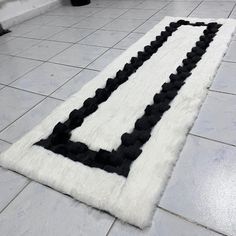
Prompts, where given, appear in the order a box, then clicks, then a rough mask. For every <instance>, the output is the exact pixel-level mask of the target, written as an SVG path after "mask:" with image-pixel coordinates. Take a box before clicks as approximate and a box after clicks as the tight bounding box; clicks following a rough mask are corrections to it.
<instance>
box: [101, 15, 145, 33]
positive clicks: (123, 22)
mask: <svg viewBox="0 0 236 236" xmlns="http://www.w3.org/2000/svg"><path fill="white" fill-rule="evenodd" d="M144 21H145V20H137V19H120V18H118V19H116V20H114V21H112V22H111V23H110V24H108V25H106V26H104V27H103V29H105V30H116V31H127V32H130V31H132V30H135V29H136V28H137V27H138V26H140V25H141V24H142V23H143V22H144Z"/></svg>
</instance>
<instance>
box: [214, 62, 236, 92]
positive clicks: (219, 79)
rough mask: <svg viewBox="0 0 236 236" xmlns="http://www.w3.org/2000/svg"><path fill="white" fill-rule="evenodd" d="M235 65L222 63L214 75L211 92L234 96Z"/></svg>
mask: <svg viewBox="0 0 236 236" xmlns="http://www.w3.org/2000/svg"><path fill="white" fill-rule="evenodd" d="M235 75H236V63H227V62H223V63H222V64H221V66H220V68H219V70H218V73H217V74H216V78H215V80H214V82H213V84H212V86H211V90H214V91H219V92H225V93H232V94H236V79H235Z"/></svg>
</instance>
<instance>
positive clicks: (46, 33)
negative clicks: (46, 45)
mask: <svg viewBox="0 0 236 236" xmlns="http://www.w3.org/2000/svg"><path fill="white" fill-rule="evenodd" d="M62 30H64V28H63V27H55V26H40V27H39V28H37V29H35V30H32V31H30V32H29V33H26V34H25V35H24V37H26V38H34V39H47V38H49V37H51V36H52V35H54V34H56V33H58V32H60V31H62Z"/></svg>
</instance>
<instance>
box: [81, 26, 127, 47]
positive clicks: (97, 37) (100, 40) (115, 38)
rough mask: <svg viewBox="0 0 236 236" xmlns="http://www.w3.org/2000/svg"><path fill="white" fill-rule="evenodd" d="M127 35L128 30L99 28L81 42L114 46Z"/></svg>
mask: <svg viewBox="0 0 236 236" xmlns="http://www.w3.org/2000/svg"><path fill="white" fill-rule="evenodd" d="M126 35H127V33H126V32H116V31H104V30H98V31H96V32H94V33H93V34H91V35H89V36H88V37H86V38H85V39H83V40H81V41H80V43H81V44H88V45H95V46H101V47H112V46H114V45H115V44H116V43H117V42H119V41H120V40H121V39H123V38H124V37H125V36H126Z"/></svg>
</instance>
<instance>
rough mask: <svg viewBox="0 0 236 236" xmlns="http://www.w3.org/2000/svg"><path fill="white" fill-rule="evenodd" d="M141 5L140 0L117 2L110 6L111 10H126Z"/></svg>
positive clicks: (120, 0) (121, 0)
mask: <svg viewBox="0 0 236 236" xmlns="http://www.w3.org/2000/svg"><path fill="white" fill-rule="evenodd" d="M141 3H142V0H140V1H138V0H119V1H114V3H113V4H112V5H111V6H110V7H111V8H118V9H127V8H137V7H138V6H139V5H140V4H141Z"/></svg>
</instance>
